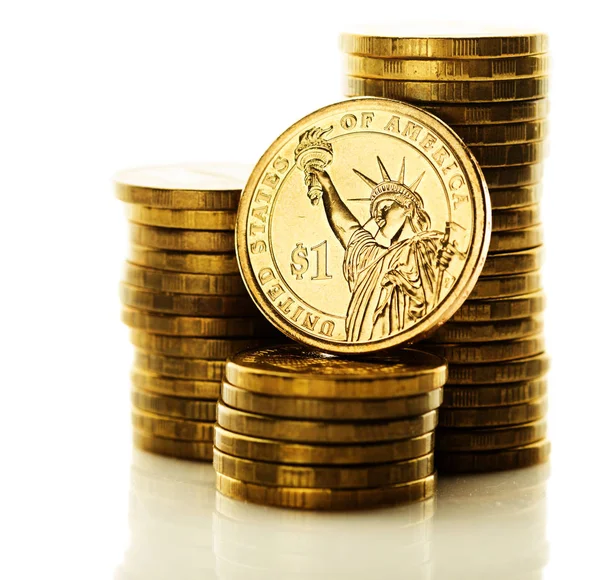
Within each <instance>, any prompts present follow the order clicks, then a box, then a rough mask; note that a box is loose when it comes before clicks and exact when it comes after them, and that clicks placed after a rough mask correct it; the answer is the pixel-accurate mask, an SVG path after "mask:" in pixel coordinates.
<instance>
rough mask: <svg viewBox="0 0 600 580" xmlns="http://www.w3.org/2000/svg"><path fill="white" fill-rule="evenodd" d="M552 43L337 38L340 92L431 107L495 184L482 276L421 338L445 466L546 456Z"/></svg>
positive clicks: (439, 458) (482, 467) (506, 463)
mask: <svg viewBox="0 0 600 580" xmlns="http://www.w3.org/2000/svg"><path fill="white" fill-rule="evenodd" d="M547 44H548V39H547V37H546V35H543V34H517V35H513V34H509V35H502V36H501V35H497V34H492V35H480V36H473V35H469V36H460V35H457V36H442V37H403V36H377V35H361V34H344V35H342V38H341V45H342V50H343V51H344V52H345V53H346V73H347V77H346V82H345V87H346V88H345V92H346V95H347V96H377V97H387V98H391V99H397V100H402V101H406V102H410V103H412V104H414V105H417V106H419V107H421V108H423V109H426V110H427V111H429V112H431V113H433V114H434V115H436V116H438V117H439V118H440V119H442V120H443V121H445V122H446V123H448V124H449V125H450V126H451V127H452V129H454V131H455V132H456V133H457V134H458V135H459V136H460V137H461V138H462V139H463V140H464V142H465V143H466V144H467V145H468V146H469V149H470V150H471V152H472V153H473V155H474V156H475V158H476V159H477V161H478V162H479V165H480V166H481V167H482V170H483V173H484V175H485V178H486V181H487V184H488V187H489V190H490V197H491V201H492V211H493V213H492V226H493V227H492V236H491V244H490V250H489V254H488V258H487V260H486V263H485V266H484V269H483V272H482V274H481V277H480V278H479V281H478V283H477V285H476V287H475V289H474V290H473V292H472V293H471V295H470V296H469V299H468V300H467V302H465V303H464V304H463V306H462V307H461V308H460V309H459V310H458V312H457V313H456V314H455V315H454V316H453V318H452V319H451V320H450V322H449V323H447V324H446V325H445V326H443V327H442V328H441V329H440V330H439V331H438V332H437V333H436V334H435V335H434V336H433V337H431V339H430V341H429V342H428V344H427V346H426V347H425V346H423V348H427V349H428V350H430V351H431V352H435V353H437V354H440V355H441V356H444V357H446V358H447V360H448V362H449V364H450V367H449V384H448V385H446V388H445V395H444V403H443V406H442V408H441V410H440V429H439V430H438V436H437V449H436V463H437V466H438V468H439V469H440V471H488V470H495V469H508V468H514V467H521V466H527V465H532V464H535V463H540V462H542V461H545V460H546V459H547V457H548V455H549V443H548V441H547V440H546V423H545V414H546V379H545V378H544V375H545V373H546V371H547V370H548V357H547V356H546V354H545V352H544V339H543V335H542V332H543V321H542V318H541V314H542V312H543V309H544V297H543V294H542V293H541V286H542V284H541V276H540V267H541V262H542V227H541V224H540V221H541V218H540V205H539V203H540V199H541V183H540V182H541V179H542V159H543V157H544V144H545V138H546V135H547V121H546V116H547V113H548V102H547V93H548V76H547V74H548V55H547Z"/></svg>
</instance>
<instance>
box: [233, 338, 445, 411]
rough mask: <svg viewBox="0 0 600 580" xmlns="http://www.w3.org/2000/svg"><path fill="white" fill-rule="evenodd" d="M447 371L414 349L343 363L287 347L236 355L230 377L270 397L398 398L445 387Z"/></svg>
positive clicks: (442, 363) (435, 359)
mask: <svg viewBox="0 0 600 580" xmlns="http://www.w3.org/2000/svg"><path fill="white" fill-rule="evenodd" d="M447 372H448V371H447V365H446V362H445V361H444V360H443V359H441V358H439V357H437V356H435V355H431V354H429V353H424V352H422V351H418V350H413V349H402V350H397V351H395V352H394V354H393V355H392V356H389V357H383V356H377V357H369V358H355V357H353V358H342V357H337V356H334V355H330V354H325V353H322V352H319V351H315V350H311V349H307V348H306V347H303V346H301V345H299V344H287V345H278V346H273V347H264V348H258V349H254V350H250V351H246V352H241V353H238V354H236V355H235V356H233V357H231V359H230V360H229V361H228V362H227V367H226V372H225V378H226V380H227V381H228V382H229V383H231V384H232V385H234V386H236V387H240V388H243V389H246V390H249V391H253V392H256V393H262V394H267V395H269V394H270V395H280V396H289V397H309V398H327V399H329V398H333V399H338V398H343V399H356V398H358V399H392V398H394V397H404V396H408V395H417V394H420V393H426V392H428V391H431V390H433V389H437V388H439V387H442V386H443V385H444V383H445V382H446V377H447Z"/></svg>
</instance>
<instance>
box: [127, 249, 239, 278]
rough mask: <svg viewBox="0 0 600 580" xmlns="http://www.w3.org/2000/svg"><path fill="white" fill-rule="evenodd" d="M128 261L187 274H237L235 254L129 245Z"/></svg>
mask: <svg viewBox="0 0 600 580" xmlns="http://www.w3.org/2000/svg"><path fill="white" fill-rule="evenodd" d="M128 259H129V261H130V262H131V263H132V264H138V265H139V266H147V267H149V268H156V269H157V270H169V271H173V272H187V273H189V274H239V271H240V270H239V268H238V264H237V260H236V257H235V254H201V253H186V252H169V251H165V250H156V249H154V248H146V247H144V246H136V245H135V244H132V245H130V246H129V258H128Z"/></svg>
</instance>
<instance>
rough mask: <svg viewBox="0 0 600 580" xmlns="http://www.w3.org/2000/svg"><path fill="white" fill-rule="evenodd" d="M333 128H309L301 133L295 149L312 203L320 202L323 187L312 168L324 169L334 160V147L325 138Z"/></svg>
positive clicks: (295, 157) (296, 159) (299, 167)
mask: <svg viewBox="0 0 600 580" xmlns="http://www.w3.org/2000/svg"><path fill="white" fill-rule="evenodd" d="M332 130H333V127H328V128H327V129H321V128H320V127H313V128H312V129H308V131H305V132H304V133H302V135H300V139H299V143H298V146H297V147H296V150H295V151H294V159H295V161H296V167H298V169H300V170H301V171H304V183H305V184H306V185H307V186H308V192H307V194H308V197H309V199H310V202H311V203H312V205H317V204H318V203H319V200H320V199H321V197H322V195H323V188H322V187H321V184H320V183H319V180H318V178H317V176H316V175H315V174H314V173H313V172H312V171H311V170H312V169H313V168H314V169H318V170H319V171H323V170H324V169H325V168H326V167H327V166H328V165H329V164H330V163H331V162H332V161H333V147H332V146H331V143H329V141H326V140H325V135H327V134H328V133H330V132H331V131H332Z"/></svg>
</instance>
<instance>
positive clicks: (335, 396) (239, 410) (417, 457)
mask: <svg viewBox="0 0 600 580" xmlns="http://www.w3.org/2000/svg"><path fill="white" fill-rule="evenodd" d="M446 373H447V366H446V364H445V362H444V361H443V360H442V359H441V358H439V357H437V356H435V355H431V354H428V353H424V352H420V351H415V350H400V351H398V352H397V353H395V354H394V357H391V358H382V357H379V358H369V359H359V360H357V359H350V358H339V357H337V356H333V355H328V354H324V353H321V352H318V351H311V350H309V349H307V348H306V347H304V346H302V345H297V344H288V345H282V346H273V347H269V348H260V349H251V350H247V351H244V352H241V353H238V354H237V355H234V356H233V357H232V358H230V360H229V361H228V362H227V366H226V370H225V376H224V381H223V388H222V393H221V397H222V400H221V401H220V402H219V405H218V409H217V425H216V427H215V451H214V466H215V469H216V471H217V489H218V490H219V491H220V492H221V493H222V494H223V495H225V496H228V497H231V498H234V499H241V500H245V501H250V502H255V503H260V504H268V505H276V506H281V507H291V508H301V509H322V510H335V509H358V508H366V507H372V506H379V505H384V504H394V503H400V502H404V501H413V500H419V499H425V498H427V497H430V496H431V495H432V494H433V493H434V490H435V473H434V467H433V453H432V452H433V442H434V441H433V440H434V437H433V430H434V428H435V426H436V424H437V413H438V412H437V408H438V407H439V405H440V403H441V400H442V389H441V387H442V386H443V384H444V382H445V380H446Z"/></svg>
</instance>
